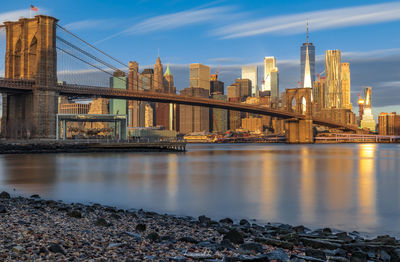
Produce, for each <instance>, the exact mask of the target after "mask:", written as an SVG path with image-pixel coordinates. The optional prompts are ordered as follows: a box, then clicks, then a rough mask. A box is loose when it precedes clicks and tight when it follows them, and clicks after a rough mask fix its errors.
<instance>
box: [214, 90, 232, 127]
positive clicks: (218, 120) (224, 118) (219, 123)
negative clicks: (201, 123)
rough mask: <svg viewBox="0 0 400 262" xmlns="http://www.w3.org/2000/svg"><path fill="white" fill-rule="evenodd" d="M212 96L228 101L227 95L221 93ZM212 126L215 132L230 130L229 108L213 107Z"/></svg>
mask: <svg viewBox="0 0 400 262" xmlns="http://www.w3.org/2000/svg"><path fill="white" fill-rule="evenodd" d="M212 98H213V99H217V100H223V101H226V96H224V95H221V94H216V95H213V96H212ZM210 127H211V128H210V129H211V130H212V131H213V132H226V131H227V130H228V110H226V109H219V108H211V109H210Z"/></svg>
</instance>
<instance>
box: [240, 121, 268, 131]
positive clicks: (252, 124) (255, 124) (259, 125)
mask: <svg viewBox="0 0 400 262" xmlns="http://www.w3.org/2000/svg"><path fill="white" fill-rule="evenodd" d="M262 120H263V119H262V118H261V117H246V118H242V128H243V129H245V130H247V131H250V132H254V133H262V131H263V121H262Z"/></svg>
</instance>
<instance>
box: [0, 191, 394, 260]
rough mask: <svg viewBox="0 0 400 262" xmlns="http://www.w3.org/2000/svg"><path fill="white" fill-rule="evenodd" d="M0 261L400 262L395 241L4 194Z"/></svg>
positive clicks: (0, 198)
mask: <svg viewBox="0 0 400 262" xmlns="http://www.w3.org/2000/svg"><path fill="white" fill-rule="evenodd" d="M0 219H1V220H0V221H1V223H0V261H209V262H210V261H400V242H399V241H398V240H397V239H395V238H394V237H390V236H379V237H376V238H374V239H365V238H363V237H362V236H360V235H359V234H358V233H357V232H352V233H346V232H336V231H334V232H333V231H332V230H331V229H329V228H324V229H319V230H313V231H312V230H309V229H307V228H305V227H304V226H290V225H286V224H267V225H257V224H254V223H251V221H247V220H244V219H243V220H240V221H238V223H235V222H234V221H233V220H232V219H230V218H226V219H222V220H220V221H213V220H212V219H210V218H208V217H206V216H200V217H198V218H192V217H177V216H173V215H164V214H157V213H154V212H146V211H143V210H138V211H127V210H122V209H117V208H114V207H107V206H102V205H99V204H94V205H84V204H66V203H63V202H61V201H53V200H42V199H41V198H40V197H39V196H38V195H33V196H32V197H31V198H24V197H10V195H9V194H8V193H7V192H2V193H0Z"/></svg>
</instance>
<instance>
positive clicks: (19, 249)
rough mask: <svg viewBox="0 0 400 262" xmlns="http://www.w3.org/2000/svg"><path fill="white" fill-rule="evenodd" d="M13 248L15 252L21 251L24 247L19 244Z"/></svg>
mask: <svg viewBox="0 0 400 262" xmlns="http://www.w3.org/2000/svg"><path fill="white" fill-rule="evenodd" d="M13 250H14V251H15V252H23V251H24V250H25V249H24V248H23V247H21V246H15V247H13Z"/></svg>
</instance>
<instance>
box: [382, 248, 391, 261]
mask: <svg viewBox="0 0 400 262" xmlns="http://www.w3.org/2000/svg"><path fill="white" fill-rule="evenodd" d="M379 257H380V259H381V260H382V261H384V262H389V261H391V260H390V255H389V254H388V253H387V252H386V251H385V250H383V249H381V250H379Z"/></svg>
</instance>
